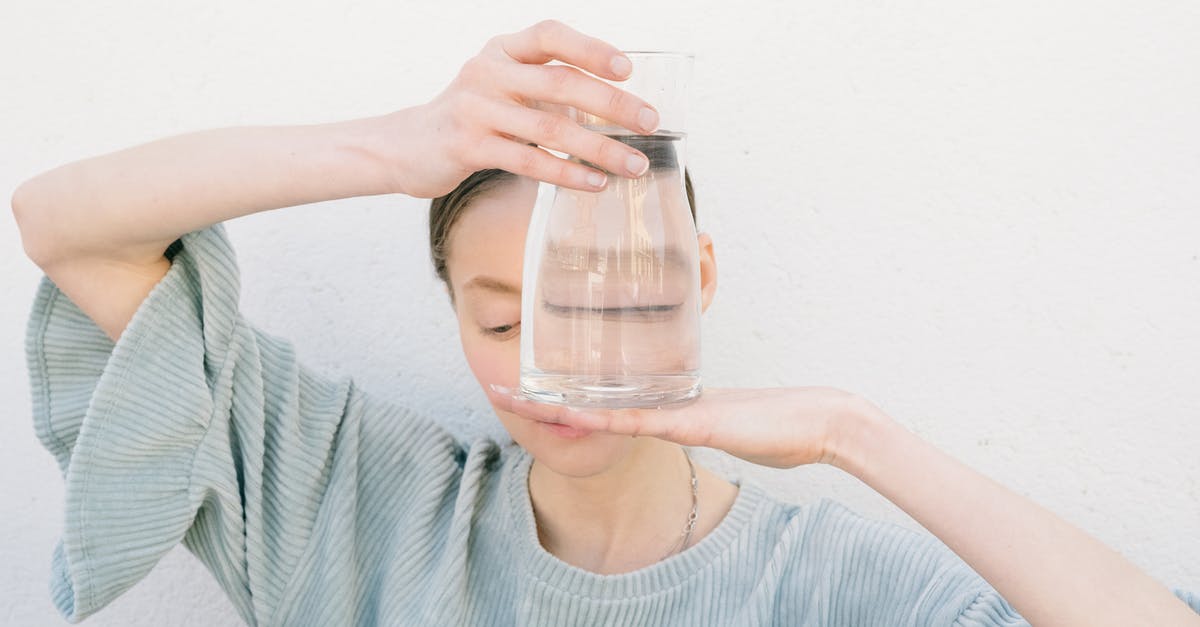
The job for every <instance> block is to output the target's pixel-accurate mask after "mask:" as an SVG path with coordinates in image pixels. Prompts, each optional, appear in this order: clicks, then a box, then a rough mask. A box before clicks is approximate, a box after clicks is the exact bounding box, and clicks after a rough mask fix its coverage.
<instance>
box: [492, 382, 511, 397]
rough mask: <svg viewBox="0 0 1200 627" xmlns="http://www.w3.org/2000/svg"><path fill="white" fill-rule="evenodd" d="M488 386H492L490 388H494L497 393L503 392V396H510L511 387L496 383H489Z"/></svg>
mask: <svg viewBox="0 0 1200 627" xmlns="http://www.w3.org/2000/svg"><path fill="white" fill-rule="evenodd" d="M488 387H490V388H492V390H494V391H495V392H496V393H497V394H503V395H504V396H512V388H509V387H505V386H503V385H499V384H496V383H489V384H488Z"/></svg>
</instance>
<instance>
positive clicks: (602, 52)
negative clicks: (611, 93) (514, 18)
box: [489, 20, 633, 81]
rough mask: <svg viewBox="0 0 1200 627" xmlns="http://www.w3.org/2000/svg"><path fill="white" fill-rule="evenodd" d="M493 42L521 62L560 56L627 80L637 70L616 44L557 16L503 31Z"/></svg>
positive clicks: (561, 59) (605, 76)
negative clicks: (556, 19) (508, 31)
mask: <svg viewBox="0 0 1200 627" xmlns="http://www.w3.org/2000/svg"><path fill="white" fill-rule="evenodd" d="M489 45H492V46H495V47H497V48H498V49H500V50H501V51H503V52H504V53H505V54H507V55H508V56H509V57H511V58H512V59H513V60H514V61H517V62H520V63H535V64H541V63H546V62H547V61H550V60H552V59H558V60H559V61H562V62H564V63H569V64H571V65H574V66H576V67H581V68H583V69H585V70H587V71H589V72H591V73H592V74H595V75H596V76H603V77H604V78H607V79H611V80H618V81H619V80H623V79H625V78H627V77H628V76H629V73H630V72H631V71H632V70H633V65H632V64H631V63H630V62H629V58H628V57H626V56H625V55H623V54H621V51H620V50H617V49H616V47H614V46H613V45H611V44H609V43H607V42H604V41H601V40H599V39H596V38H595V37H588V36H587V35H584V34H583V33H580V32H579V31H577V30H575V29H573V28H571V27H570V26H567V25H566V24H563V23H562V22H558V21H555V20H545V21H542V22H538V23H537V24H534V25H533V26H530V27H529V28H526V29H525V30H522V31H520V32H516V33H511V34H508V35H500V36H499V37H496V38H494V39H493V40H492V41H491V42H489Z"/></svg>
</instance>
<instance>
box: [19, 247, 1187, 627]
mask: <svg viewBox="0 0 1200 627" xmlns="http://www.w3.org/2000/svg"><path fill="white" fill-rule="evenodd" d="M167 254H168V257H171V258H172V262H173V263H172V266H171V268H170V270H169V271H168V272H167V274H166V276H165V277H164V278H163V279H162V281H160V282H159V284H158V285H156V286H155V288H154V289H153V291H152V292H151V293H150V295H149V296H148V297H147V298H146V300H145V301H144V302H143V303H142V304H141V306H140V308H139V309H138V310H137V313H136V314H135V315H134V316H133V319H132V320H131V322H130V324H129V326H128V328H127V329H126V330H125V332H124V335H122V336H121V339H120V341H119V342H117V343H116V344H115V345H114V344H113V343H112V342H111V341H110V340H109V339H108V337H107V336H105V335H104V333H103V332H102V331H101V330H100V329H99V328H98V327H97V326H96V325H95V324H94V323H93V322H92V321H91V320H90V319H89V318H87V317H86V316H85V315H84V314H83V313H82V312H81V311H80V310H79V309H78V308H77V307H76V306H75V305H74V304H73V303H72V302H71V301H70V300H69V299H67V298H66V297H65V296H64V295H63V294H62V292H60V291H59V290H58V289H57V287H56V286H55V285H54V284H53V283H52V282H51V281H50V280H49V279H48V278H43V280H42V282H41V284H40V285H39V288H38V291H37V295H36V299H35V302H34V305H33V310H32V315H31V317H30V320H29V326H28V335H27V343H26V351H27V358H28V366H29V372H30V379H31V383H32V391H33V411H34V421H35V424H36V429H37V434H38V437H39V438H40V439H41V441H42V443H43V444H44V445H45V447H46V448H47V449H49V450H50V452H51V453H53V454H54V456H55V458H56V459H57V460H58V463H59V466H60V468H61V469H62V472H63V474H64V476H65V479H66V521H65V527H64V531H63V535H62V538H61V540H60V542H59V544H58V546H57V547H56V549H55V553H54V558H53V565H52V568H53V574H52V582H51V591H52V595H53V598H54V603H55V605H56V606H57V607H58V609H59V611H60V612H61V613H62V614H63V616H64V617H66V618H67V619H68V620H70V621H72V622H74V621H78V620H80V619H82V618H84V617H86V616H88V615H90V614H92V613H94V612H96V611H97V610H99V609H101V608H103V607H104V606H105V605H106V604H108V603H109V602H110V601H112V600H113V599H114V598H115V597H117V596H118V595H120V594H121V593H122V592H124V591H125V590H127V589H129V588H130V587H131V586H133V585H134V584H135V583H136V582H137V581H138V580H140V579H141V578H142V577H144V576H145V575H146V573H148V572H149V571H150V569H151V568H152V567H153V566H154V564H155V563H156V562H157V561H158V560H159V559H160V558H161V557H162V556H163V555H164V554H165V553H166V552H167V551H168V550H169V549H171V548H172V547H173V546H174V545H176V544H178V543H179V542H180V541H182V542H183V543H184V545H186V546H187V548H188V549H190V550H191V551H192V552H193V553H194V554H195V555H196V556H197V557H198V558H199V559H200V560H201V561H202V562H203V563H204V564H205V565H206V566H207V567H208V569H209V570H210V571H211V572H212V574H213V576H215V577H216V579H217V581H218V582H219V583H220V585H221V586H222V587H223V588H224V590H225V591H226V593H227V594H228V595H229V598H230V599H231V600H232V602H233V604H234V605H235V606H236V607H237V609H238V611H239V612H240V613H241V615H242V617H244V618H245V620H246V621H247V622H248V623H250V624H253V625H289V626H295V625H319V626H322V627H328V626H337V625H855V626H862V625H889V626H893V625H922V626H924V625H1026V624H1028V623H1026V622H1025V621H1024V620H1023V619H1022V618H1021V617H1020V616H1018V615H1017V613H1016V612H1014V611H1013V609H1012V608H1011V607H1010V606H1009V605H1008V604H1007V603H1006V602H1005V601H1004V599H1002V598H1001V597H1000V596H999V595H998V594H997V593H996V591H995V590H993V589H992V588H991V587H990V586H989V585H988V584H987V583H986V582H984V581H983V579H982V578H980V577H979V576H978V575H977V574H976V573H975V572H974V571H972V570H971V569H970V568H969V567H968V566H967V565H966V564H965V563H964V562H962V561H961V560H960V559H959V558H958V557H957V556H956V555H955V554H954V553H952V552H951V551H950V550H949V549H948V548H946V546H945V545H943V544H941V543H940V542H939V541H938V540H937V539H936V538H934V537H933V536H931V535H929V534H927V533H919V532H916V531H912V530H908V529H904V528H902V527H899V526H896V525H892V524H889V523H884V522H880V521H874V520H870V519H867V518H863V517H860V516H858V515H856V514H854V513H852V512H851V511H849V510H847V509H846V508H844V507H842V506H840V505H838V504H837V503H835V502H832V501H829V500H825V499H822V500H818V501H815V502H811V503H807V504H803V505H792V504H785V503H781V502H779V501H776V500H774V499H773V498H771V497H770V496H769V495H767V494H766V493H765V492H764V491H763V489H762V488H761V487H759V486H758V485H756V484H754V483H752V482H747V481H742V482H740V487H741V489H740V493H739V495H738V497H737V499H736V502H735V503H734V505H733V508H732V510H731V511H730V512H729V513H728V515H727V516H726V517H725V519H724V521H723V522H722V523H721V524H720V526H719V527H717V528H716V530H714V531H713V532H712V533H710V534H709V535H707V536H705V537H704V538H703V539H702V540H701V541H700V542H698V543H697V544H696V545H694V546H692V547H690V548H688V549H687V550H686V551H683V552H682V553H680V554H677V555H675V556H673V557H670V558H668V559H666V560H664V561H662V562H659V563H657V564H654V565H653V566H649V567H646V568H643V569H641V570H638V571H635V572H631V573H626V574H620V575H598V574H594V573H590V572H587V571H584V570H581V569H578V568H575V567H572V566H570V565H568V564H566V563H564V562H562V561H560V560H558V559H557V558H556V557H554V556H553V555H551V554H550V553H548V552H546V551H545V550H544V549H543V548H542V547H541V546H540V545H539V543H538V540H537V532H536V527H535V523H534V519H533V514H532V510H531V507H530V501H529V493H528V491H527V484H526V477H527V473H528V471H529V467H530V458H529V456H528V455H527V454H526V453H525V452H524V451H522V450H521V449H520V448H519V447H517V446H515V445H512V444H507V445H502V444H499V443H497V442H493V441H491V440H480V441H476V442H472V443H470V444H462V443H460V442H457V441H456V440H455V438H453V437H452V436H451V435H450V434H449V433H447V432H446V431H445V430H443V429H442V428H441V427H440V426H439V425H438V424H436V423H435V422H434V421H432V420H430V419H429V418H427V417H425V416H421V415H419V414H417V413H415V412H414V411H412V410H411V409H410V408H407V407H405V406H402V405H399V404H396V403H393V402H385V401H384V400H381V399H380V398H377V397H374V396H371V395H370V394H368V393H367V392H364V391H363V390H361V389H359V388H358V387H357V386H356V385H355V384H354V383H353V381H351V380H349V379H334V378H327V377H324V376H322V375H321V374H319V373H317V372H315V371H313V370H312V369H310V368H308V367H307V366H305V365H304V364H302V363H300V362H298V361H297V359H296V354H295V352H294V350H293V347H292V345H291V344H290V343H289V342H288V341H286V340H284V339H282V338H279V337H276V336H273V335H270V334H267V333H264V332H262V331H261V330H259V329H257V328H255V327H254V326H252V325H251V324H250V323H249V322H248V321H247V320H246V319H245V318H244V317H243V316H242V314H241V313H240V312H239V310H238V294H239V281H238V268H237V264H236V260H235V255H234V251H233V249H232V247H231V246H230V243H229V240H228V238H227V236H226V234H225V229H224V225H222V224H217V225H214V226H211V227H208V228H206V229H203V230H200V231H196V232H193V233H188V234H186V235H184V236H183V237H181V238H180V239H179V240H178V241H176V242H175V243H174V244H173V245H172V246H171V248H170V249H169V250H168V251H167ZM1177 594H1178V595H1179V596H1180V597H1181V598H1184V599H1185V600H1187V601H1189V602H1190V604H1191V606H1192V607H1193V608H1195V609H1196V610H1197V611H1198V612H1200V598H1197V597H1196V596H1194V595H1189V594H1187V593H1184V592H1182V591H1177Z"/></svg>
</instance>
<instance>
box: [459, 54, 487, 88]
mask: <svg viewBox="0 0 1200 627" xmlns="http://www.w3.org/2000/svg"><path fill="white" fill-rule="evenodd" d="M486 63H487V61H485V60H484V58H483V57H482V56H474V57H471V58H470V59H467V60H466V62H464V63H463V64H462V67H461V68H459V70H458V75H459V77H461V78H462V79H463V80H465V81H467V82H472V83H473V82H476V81H478V80H479V79H480V78H481V77H482V76H483V75H484V72H485V68H484V67H483V66H484V65H486Z"/></svg>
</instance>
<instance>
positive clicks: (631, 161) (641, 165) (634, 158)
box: [625, 153, 650, 176]
mask: <svg viewBox="0 0 1200 627" xmlns="http://www.w3.org/2000/svg"><path fill="white" fill-rule="evenodd" d="M649 167H650V162H649V161H647V160H646V157H644V156H642V155H640V154H636V153H635V154H632V155H629V156H628V157H626V158H625V169H626V170H628V171H629V173H630V174H632V175H634V176H641V175H643V174H645V173H646V169H647V168H649Z"/></svg>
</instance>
